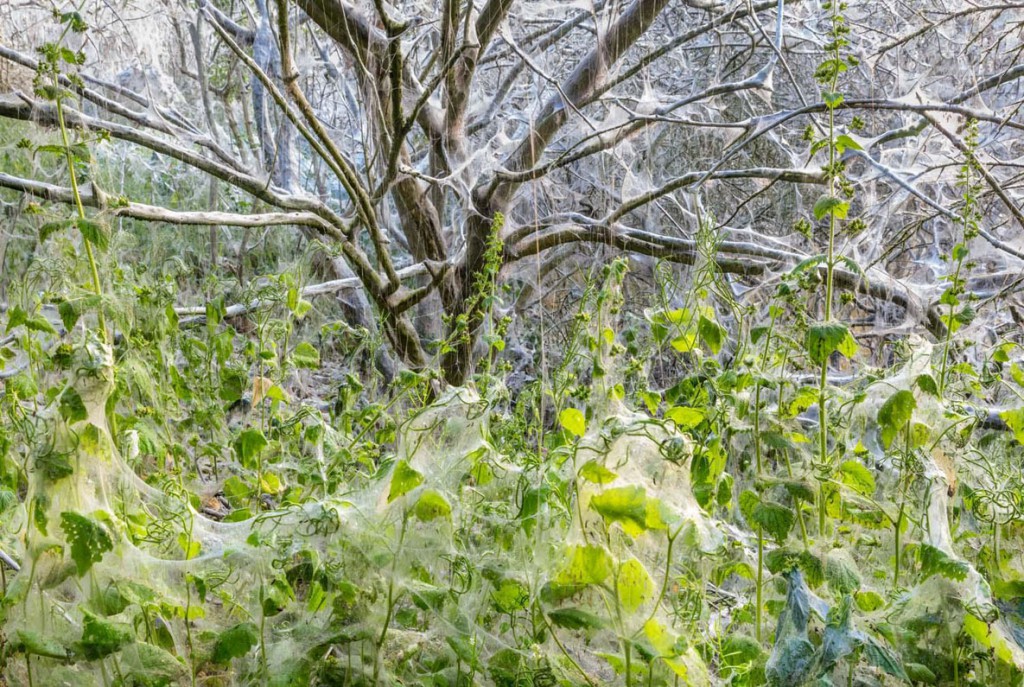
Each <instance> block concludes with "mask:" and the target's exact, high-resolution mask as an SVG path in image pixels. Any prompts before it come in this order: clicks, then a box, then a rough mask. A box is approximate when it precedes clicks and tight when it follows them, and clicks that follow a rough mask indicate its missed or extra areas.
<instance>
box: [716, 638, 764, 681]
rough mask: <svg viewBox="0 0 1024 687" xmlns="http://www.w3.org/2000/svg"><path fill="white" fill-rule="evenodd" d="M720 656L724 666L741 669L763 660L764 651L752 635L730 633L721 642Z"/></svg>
mask: <svg viewBox="0 0 1024 687" xmlns="http://www.w3.org/2000/svg"><path fill="white" fill-rule="evenodd" d="M721 658H722V665H723V666H724V667H726V668H729V669H742V668H744V667H746V666H750V665H754V664H756V663H759V662H760V661H762V660H764V651H763V650H762V649H761V645H760V644H759V643H758V641H757V640H756V639H754V638H753V637H749V636H747V635H743V634H735V633H730V634H729V635H728V636H727V637H726V638H725V640H724V641H723V642H722V656H721ZM737 672H739V671H737Z"/></svg>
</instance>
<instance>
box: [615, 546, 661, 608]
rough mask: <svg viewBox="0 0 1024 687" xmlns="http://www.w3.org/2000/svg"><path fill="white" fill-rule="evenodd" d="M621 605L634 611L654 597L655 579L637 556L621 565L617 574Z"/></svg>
mask: <svg viewBox="0 0 1024 687" xmlns="http://www.w3.org/2000/svg"><path fill="white" fill-rule="evenodd" d="M616 587H617V589H618V595H619V605H620V606H622V608H623V609H624V610H625V611H626V612H627V613H632V612H633V611H635V610H636V609H638V608H640V606H642V605H643V604H645V603H646V602H648V601H650V600H651V599H652V598H653V597H654V580H652V579H651V575H650V573H648V572H647V568H645V567H644V564H643V563H641V562H640V561H638V560H637V559H635V558H630V559H629V560H628V561H626V562H625V563H623V564H622V565H620V566H619V572H618V574H617V575H616Z"/></svg>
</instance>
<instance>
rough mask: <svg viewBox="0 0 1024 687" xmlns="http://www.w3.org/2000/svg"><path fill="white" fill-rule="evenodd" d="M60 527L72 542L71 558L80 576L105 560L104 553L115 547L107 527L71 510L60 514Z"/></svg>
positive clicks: (70, 542)
mask: <svg viewBox="0 0 1024 687" xmlns="http://www.w3.org/2000/svg"><path fill="white" fill-rule="evenodd" d="M60 528H61V529H62V530H63V531H64V535H65V536H66V537H67V539H68V543H69V544H71V560H73V561H74V562H75V568H76V569H77V571H78V576H79V577H81V576H82V575H85V573H87V572H89V569H90V568H91V567H92V566H93V565H94V564H95V563H99V562H100V561H101V560H103V554H105V553H106V552H107V551H110V550H111V549H113V548H114V541H113V540H112V539H111V538H110V534H109V533H108V532H107V529H106V528H105V527H104V526H103V525H101V524H100V523H99V522H98V521H96V520H94V519H92V518H90V517H87V516H85V515H79V514H78V513H74V512H71V511H65V512H63V513H61V514H60Z"/></svg>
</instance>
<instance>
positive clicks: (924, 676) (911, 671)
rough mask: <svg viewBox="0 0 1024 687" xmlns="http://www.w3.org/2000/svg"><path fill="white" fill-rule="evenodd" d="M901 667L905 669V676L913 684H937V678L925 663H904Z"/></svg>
mask: <svg viewBox="0 0 1024 687" xmlns="http://www.w3.org/2000/svg"><path fill="white" fill-rule="evenodd" d="M903 667H904V668H906V669H907V677H908V678H910V681H911V682H913V683H914V684H922V685H937V684H938V683H939V678H938V677H936V676H935V673H933V672H932V670H931V668H929V667H928V666H926V665H923V664H921V663H904V664H903Z"/></svg>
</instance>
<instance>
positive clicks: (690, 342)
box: [672, 332, 697, 353]
mask: <svg viewBox="0 0 1024 687" xmlns="http://www.w3.org/2000/svg"><path fill="white" fill-rule="evenodd" d="M696 347H697V334H696V333H695V332H686V333H684V334H682V335H680V336H677V337H676V338H674V339H672V348H674V349H676V350H677V351H679V352H680V353H689V352H690V351H692V350H693V349H695V348H696Z"/></svg>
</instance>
